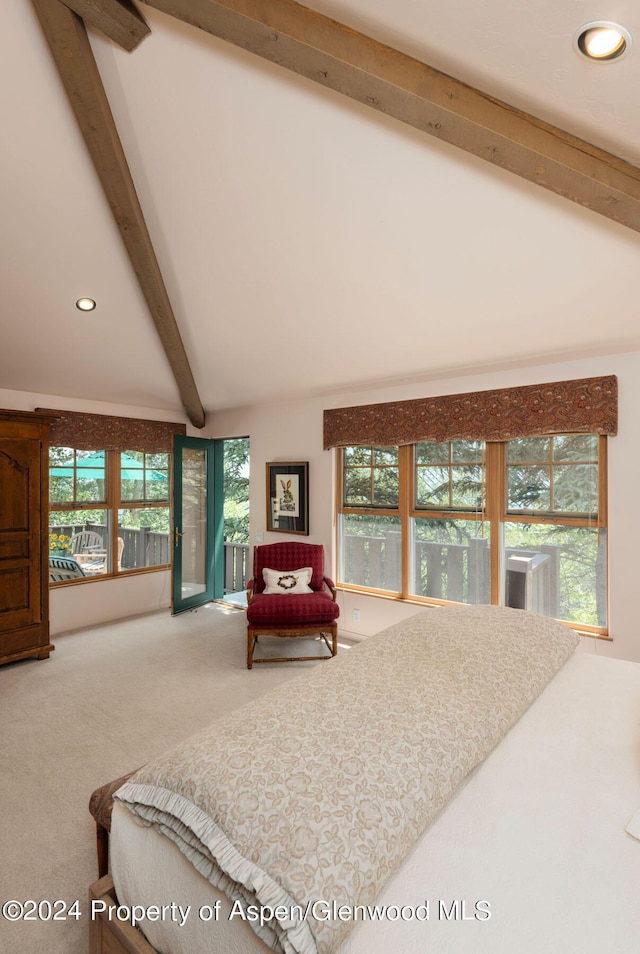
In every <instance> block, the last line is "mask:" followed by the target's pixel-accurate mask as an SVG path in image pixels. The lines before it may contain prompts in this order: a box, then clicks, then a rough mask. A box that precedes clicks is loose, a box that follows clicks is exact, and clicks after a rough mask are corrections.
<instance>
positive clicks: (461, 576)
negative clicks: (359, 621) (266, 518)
mask: <svg viewBox="0 0 640 954" xmlns="http://www.w3.org/2000/svg"><path fill="white" fill-rule="evenodd" d="M616 432H617V380H616V378H615V377H614V376H609V377H601V378H586V379H580V380H576V381H563V382H554V383H551V384H545V385H535V386H527V387H522V388H507V389H500V390H495V391H485V392H474V393H469V394H457V395H445V396H443V397H435V398H425V399H418V400H413V401H401V402H393V403H388V404H376V405H366V406H360V407H353V408H338V409H331V410H327V411H325V415H324V437H325V447H327V448H329V447H337V448H339V451H338V462H339V469H338V488H339V489H338V493H337V495H336V498H337V501H338V526H339V535H338V538H339V547H338V556H339V561H338V579H339V583H340V585H342V586H343V587H344V588H345V589H354V590H358V591H360V590H362V591H367V592H372V593H375V594H379V595H384V596H387V597H393V598H396V599H404V600H411V601H416V602H430V603H447V602H454V603H455V602H462V603H494V604H503V605H508V606H514V607H520V608H523V609H530V610H533V611H535V612H539V613H542V614H543V615H549V616H553V617H555V618H559V619H563V620H564V621H566V622H568V623H569V624H570V625H572V626H574V627H576V628H579V629H582V630H585V631H587V632H592V633H593V634H595V635H602V636H604V635H606V633H607V590H606V585H607V572H606V568H607V560H606V539H607V533H606V531H607V525H606V509H607V508H606V459H607V443H606V442H607V436H612V435H614V434H615V433H616Z"/></svg>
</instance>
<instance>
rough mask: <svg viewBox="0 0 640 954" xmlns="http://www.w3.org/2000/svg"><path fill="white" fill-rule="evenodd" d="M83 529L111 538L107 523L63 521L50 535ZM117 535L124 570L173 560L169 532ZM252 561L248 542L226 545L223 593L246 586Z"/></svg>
mask: <svg viewBox="0 0 640 954" xmlns="http://www.w3.org/2000/svg"><path fill="white" fill-rule="evenodd" d="M82 530H94V531H95V532H96V533H99V534H100V536H101V537H102V539H103V540H104V541H105V545H106V542H107V541H108V530H107V527H106V526H105V525H104V524H98V523H86V524H64V525H62V526H58V527H49V534H51V533H58V534H60V533H63V534H65V535H66V536H69V537H71V536H73V534H74V533H80V532H81V531H82ZM118 536H120V537H122V539H123V540H124V548H123V550H122V559H121V563H120V565H121V569H123V570H135V569H138V568H139V567H144V566H165V565H167V564H170V563H171V557H172V554H171V541H170V534H168V533H160V532H158V531H156V530H152V529H151V528H150V527H141V528H140V529H135V528H130V527H120V529H119V531H118ZM248 563H249V544H248V543H228V542H227V541H226V540H225V544H224V592H225V593H239V592H241V591H242V590H244V589H246V586H247V573H248Z"/></svg>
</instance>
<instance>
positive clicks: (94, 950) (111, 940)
mask: <svg viewBox="0 0 640 954" xmlns="http://www.w3.org/2000/svg"><path fill="white" fill-rule="evenodd" d="M92 901H104V902H105V903H106V905H107V910H105V911H103V912H101V913H100V914H98V915H96V916H95V917H92V918H91V922H90V927H89V954H157V951H156V949H155V948H154V947H151V945H150V944H149V942H148V941H147V940H146V938H145V937H144V935H143V934H142V932H141V931H139V930H138V928H135V927H133V926H132V925H131V924H129V922H128V921H118V920H116V919H115V918H114V919H113V920H111V921H110V920H109V916H108V910H109V909H110V908H115V907H117V906H118V898H117V896H116V891H115V888H114V885H113V878H112V877H111V875H105V876H104V878H100V880H99V881H94V883H93V884H92V885H91V886H90V888H89V910H90V911H91V910H92V908H91V903H92Z"/></svg>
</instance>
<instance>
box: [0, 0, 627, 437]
mask: <svg viewBox="0 0 640 954" xmlns="http://www.w3.org/2000/svg"><path fill="white" fill-rule="evenodd" d="M312 6H313V10H310V9H308V8H304V7H300V6H299V5H297V4H295V3H292V2H290V0H262V2H258V0H151V3H150V4H142V3H139V4H136V7H133V6H132V4H131V3H128V2H124V0H123V2H120V0H65V3H63V2H62V0H32V4H29V3H27V2H25V0H4V3H3V7H2V12H1V13H0V17H1V18H2V19H1V21H0V22H2V25H3V29H2V37H3V43H4V48H3V57H2V66H1V67H0V68H1V69H2V70H3V72H4V76H3V77H2V78H3V83H2V88H3V99H4V101H3V109H2V114H3V118H4V135H3V149H2V150H1V151H0V171H1V173H2V208H3V225H4V228H3V229H2V230H1V231H0V235H1V238H0V241H1V243H2V245H1V246H0V249H1V253H2V255H1V259H2V264H1V266H0V267H1V268H2V289H3V291H2V296H1V298H0V301H1V305H0V308H1V311H0V314H1V315H2V346H1V347H0V387H4V388H13V389H18V390H22V391H33V392H37V393H48V394H56V395H60V396H67V397H75V398H84V399H87V400H95V401H106V402H118V403H126V404H132V405H136V406H140V407H155V408H161V409H165V408H166V409H167V410H174V411H175V410H177V409H179V408H181V407H183V408H185V409H186V411H187V413H188V414H189V417H190V419H191V420H192V422H193V423H194V424H196V426H201V424H202V423H203V421H204V416H205V414H208V413H210V412H215V411H216V410H217V409H222V408H228V407H236V406H242V405H247V404H253V403H256V402H262V401H275V400H291V399H292V398H293V397H295V396H296V395H305V394H313V393H328V392H330V391H332V390H342V389H344V388H347V387H357V386H365V385H366V386H369V385H372V384H379V385H381V386H382V385H384V384H385V383H391V382H393V381H397V380H405V379H406V380H408V379H417V378H423V377H424V378H428V377H430V376H434V375H437V376H440V375H443V374H446V373H450V372H460V371H464V370H466V369H469V368H472V367H483V368H492V367H500V366H509V365H511V366H518V365H520V364H523V363H532V362H539V361H544V360H556V359H562V358H567V357H568V358H571V357H580V356H582V355H589V354H607V353H614V352H617V351H626V350H637V349H638V348H639V347H640V330H639V329H638V323H637V320H636V305H635V303H636V301H637V300H638V293H639V292H640V287H639V286H640V269H639V268H638V264H637V263H638V253H639V251H640V235H639V234H638V230H640V170H639V169H638V166H640V122H638V120H639V118H640V117H639V116H638V103H639V100H638V97H637V89H639V88H640V11H639V10H638V9H637V7H636V6H635V5H632V4H631V3H628V2H620V3H617V4H616V6H615V10H614V11H611V12H610V13H609V12H608V11H605V10H603V9H602V7H601V6H598V7H596V6H595V4H594V3H592V2H580V3H568V2H567V0H561V2H560V3H552V2H551V0H543V2H542V3H537V4H535V5H532V4H524V3H519V2H510V3H506V2H505V0H499V2H496V0H487V2H484V3H479V2H477V0H476V2H473V3H472V2H471V0H465V2H459V0H457V2H456V0H451V2H450V3H448V4H440V3H436V2H435V0H394V2H393V3H390V2H389V0H367V2H365V0H344V2H337V0H336V2H331V0H314V3H313V5H312ZM70 8H72V9H73V10H75V11H76V12H75V13H74V12H71V10H70ZM78 13H79V14H81V15H82V17H83V18H84V19H82V18H81V17H79V16H78ZM614 14H615V15H614ZM600 18H605V19H611V18H614V19H616V20H617V21H618V22H621V23H623V25H625V26H626V27H627V29H629V30H630V32H631V34H632V36H634V35H636V34H637V43H636V44H632V45H631V49H630V50H629V52H628V53H627V55H626V56H625V57H624V58H623V59H621V60H620V61H619V62H612V63H589V62H588V61H586V60H585V59H584V58H581V57H580V56H579V54H578V53H577V52H576V51H575V50H574V49H573V46H572V40H573V36H574V34H575V32H576V30H577V29H578V28H579V27H580V26H581V25H582V24H583V23H586V22H588V21H590V20H594V19H600ZM185 20H187V21H189V22H185ZM334 21H339V22H338V23H336V22H334ZM198 27H202V29H200V28H198ZM85 28H86V33H85ZM105 31H106V32H105ZM213 34H215V35H213ZM109 36H111V37H113V39H111V38H109ZM87 37H88V39H87ZM220 37H224V38H225V39H221V38H220ZM122 45H124V46H125V47H127V48H128V49H130V51H129V52H128V51H127V50H126V49H123V48H122ZM253 50H255V51H257V54H258V55H257V54H256V53H255V52H251V51H253ZM52 51H53V53H54V56H52ZM54 57H55V59H54ZM56 61H57V64H58V67H59V69H60V72H59V71H58V68H57V67H56ZM425 64H426V65H425ZM61 76H62V77H63V79H64V81H65V83H66V92H65V86H64V85H63V80H62V79H61ZM454 78H455V79H454ZM85 140H86V141H85ZM87 145H88V147H89V148H87ZM110 205H111V209H110ZM112 210H113V213H114V214H112ZM80 295H90V296H92V297H93V298H95V299H96V300H97V302H98V307H97V309H96V310H95V311H94V312H92V313H90V314H89V315H82V314H81V313H80V312H79V311H77V310H76V309H75V308H74V302H75V300H76V299H77V298H78V297H79V296H80Z"/></svg>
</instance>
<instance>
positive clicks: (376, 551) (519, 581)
mask: <svg viewBox="0 0 640 954" xmlns="http://www.w3.org/2000/svg"><path fill="white" fill-rule="evenodd" d="M343 540H344V564H343V580H344V582H346V583H359V584H361V585H362V586H370V587H372V588H373V589H382V590H392V591H396V592H397V591H398V590H399V587H400V579H399V576H400V570H399V567H400V565H401V562H400V557H401V552H400V548H401V538H400V533H399V532H397V531H391V532H389V533H387V534H384V535H383V536H364V535H362V536H361V535H359V534H347V535H345V536H344V537H343ZM505 560H506V593H505V604H506V605H507V606H513V607H515V608H518V609H528V610H531V611H532V612H535V613H540V614H543V615H545V616H557V615H558V612H559V591H560V551H559V548H558V547H555V546H542V547H540V551H531V550H506V551H505ZM489 561H490V555H489V542H488V540H487V539H486V538H484V537H472V538H471V539H470V540H469V542H468V543H437V542H433V541H430V540H416V541H414V545H413V582H412V593H413V594H414V595H415V596H425V597H429V598H431V599H438V600H450V601H451V602H454V603H489V602H490V601H491V590H490V563H489Z"/></svg>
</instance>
